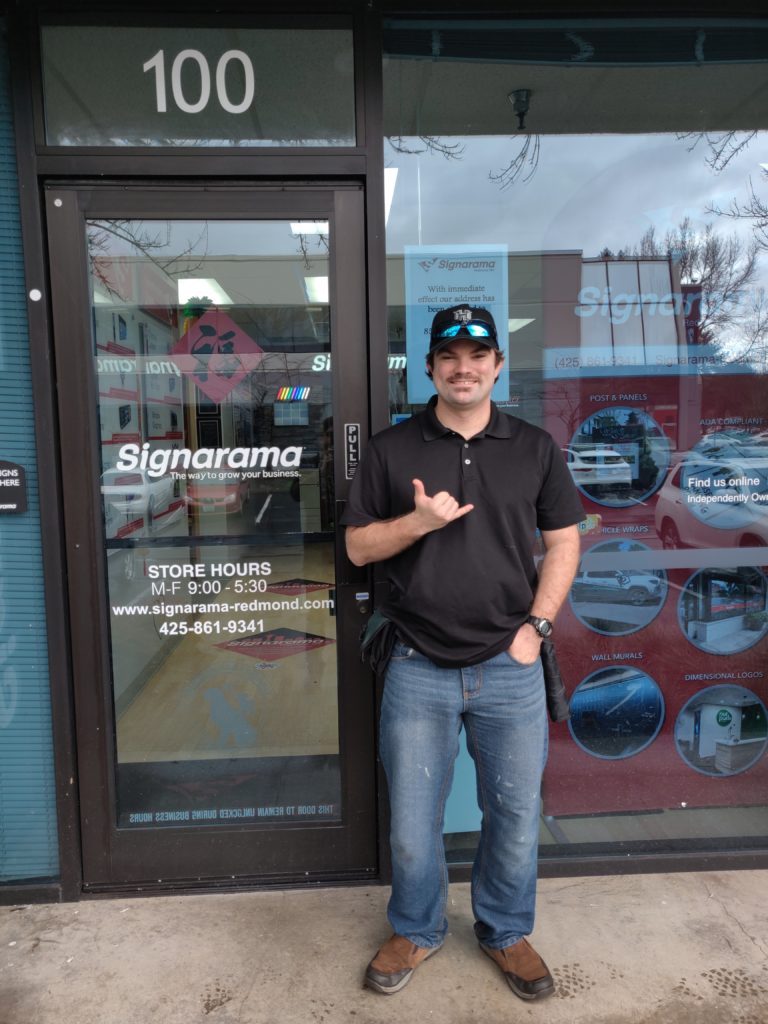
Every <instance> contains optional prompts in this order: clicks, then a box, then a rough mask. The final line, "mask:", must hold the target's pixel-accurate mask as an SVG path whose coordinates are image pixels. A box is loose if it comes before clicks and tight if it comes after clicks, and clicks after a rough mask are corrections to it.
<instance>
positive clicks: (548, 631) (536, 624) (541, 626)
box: [525, 615, 554, 640]
mask: <svg viewBox="0 0 768 1024" xmlns="http://www.w3.org/2000/svg"><path fill="white" fill-rule="evenodd" d="M525 621H526V622H530V624H531V625H532V626H533V628H534V629H535V630H536V632H537V633H538V634H539V636H540V637H541V638H542V640H546V639H547V637H550V636H552V630H553V628H554V627H553V625H552V623H551V622H550V620H549V619H540V618H539V617H538V616H537V615H529V616H528V618H527V619H526V620H525Z"/></svg>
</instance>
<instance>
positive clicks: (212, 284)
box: [176, 277, 235, 306]
mask: <svg viewBox="0 0 768 1024" xmlns="http://www.w3.org/2000/svg"><path fill="white" fill-rule="evenodd" d="M176 284H177V286H178V289H179V305H180V306H186V304H187V303H188V302H189V300H190V299H210V300H211V302H212V303H213V304H214V306H234V304H235V303H234V302H233V300H232V299H231V298H230V297H229V295H227V293H226V292H225V291H224V289H223V288H222V287H221V285H220V284H219V282H218V281H217V280H215V278H213V277H180V278H179V280H178V281H177V282H176Z"/></svg>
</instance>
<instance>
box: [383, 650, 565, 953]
mask: <svg viewBox="0 0 768 1024" xmlns="http://www.w3.org/2000/svg"><path fill="white" fill-rule="evenodd" d="M462 724H463V725H464V728H465V729H466V731H467V747H468V749H469V753H470V754H471V756H472V758H473V760H474V762H475V770H476V773H477V799H478V803H479V805H480V809H481V811H482V812H483V820H482V826H481V833H480V843H479V845H478V848H477V853H476V856H475V862H474V865H473V868H472V909H473V912H474V915H475V920H476V924H475V932H476V934H477V936H478V938H479V939H480V941H481V942H483V943H484V944H485V945H487V946H491V947H493V948H501V947H503V946H509V945H512V943H514V942H517V941H518V939H521V938H522V937H523V936H524V935H528V934H530V932H531V931H532V930H533V918H534V909H535V901H536V858H537V849H538V838H539V811H540V791H541V775H542V772H543V770H544V762H545V761H546V756H547V740H548V726H547V718H546V702H545V694H544V679H543V675H542V669H541V662H540V661H539V659H537V660H536V662H535V663H534V664H533V665H521V664H520V663H519V662H516V661H515V660H514V659H513V658H512V657H511V656H510V655H509V654H508V653H507V652H506V651H503V652H502V653H501V654H498V655H496V657H494V658H490V659H489V660H488V661H484V662H482V663H481V664H479V665H473V666H472V667H471V668H462V669H446V668H439V667H438V666H437V665H435V664H434V663H433V662H431V661H429V659H428V658H425V657H424V656H423V655H421V654H419V653H418V651H415V650H414V649H413V648H412V647H407V646H406V645H405V644H402V643H399V642H398V643H396V644H395V647H394V651H393V655H392V659H391V661H390V663H389V668H388V670H387V675H386V681H385V686H384V697H383V701H382V708H381V720H380V725H379V735H380V750H381V758H382V762H383V764H384V770H385V772H386V775H387V782H388V784H389V800H390V806H391V814H392V823H391V832H390V844H391V849H392V897H391V899H390V901H389V907H388V916H389V921H390V923H391V925H392V928H393V929H394V931H395V932H396V933H397V934H398V935H404V936H405V937H406V938H407V939H409V940H410V941H411V942H414V943H416V945H418V946H423V947H432V946H439V945H440V944H441V943H442V941H443V939H444V937H445V934H446V931H447V929H448V922H447V920H446V917H445V905H446V900H447V896H448V870H447V866H446V862H445V852H444V847H443V818H444V812H445V801H446V799H447V797H448V793H449V792H450V789H451V782H452V780H453V766H454V762H455V760H456V755H457V753H458V749H459V734H460V732H461V727H462Z"/></svg>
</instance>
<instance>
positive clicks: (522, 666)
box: [504, 647, 539, 668]
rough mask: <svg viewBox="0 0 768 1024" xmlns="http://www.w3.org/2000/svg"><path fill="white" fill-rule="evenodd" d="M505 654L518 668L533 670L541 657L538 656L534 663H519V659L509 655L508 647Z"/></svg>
mask: <svg viewBox="0 0 768 1024" xmlns="http://www.w3.org/2000/svg"><path fill="white" fill-rule="evenodd" d="M504 653H505V654H506V656H507V657H508V658H509V660H510V661H511V662H512V664H513V665H515V666H516V667H517V668H531V667H532V666H533V665H535V664H536V662H537V661H538V660H539V656H538V655H536V657H535V658H534V659H533V661H518V660H517V658H513V657H512V655H511V654H510V653H509V648H508V647H507V648H506V649H505V651H504Z"/></svg>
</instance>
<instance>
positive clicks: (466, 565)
mask: <svg viewBox="0 0 768 1024" xmlns="http://www.w3.org/2000/svg"><path fill="white" fill-rule="evenodd" d="M503 360H504V356H503V353H502V352H501V351H500V350H499V346H498V338H497V332H496V326H495V324H494V321H493V318H492V316H491V314H490V313H489V312H488V311H487V310H485V309H478V308H471V307H468V306H455V307H452V308H450V309H447V310H442V311H441V312H439V313H438V314H437V315H436V316H435V318H434V320H433V323H432V329H431V337H430V347H429V353H428V356H427V373H428V374H429V375H430V376H431V378H432V381H433V383H434V386H435V390H436V392H437V395H436V396H435V397H433V398H432V399H431V400H430V403H429V405H428V406H427V408H426V409H425V410H424V411H423V412H421V413H418V414H417V415H415V416H413V417H412V418H411V419H409V420H406V421H405V422H403V423H400V424H398V425H397V426H395V427H391V428H389V429H388V430H384V431H382V432H381V433H380V434H378V435H377V436H376V437H375V438H373V439H372V440H371V442H370V444H369V446H368V449H367V452H366V454H365V457H364V459H363V461H362V463H361V465H360V468H359V469H358V472H357V474H356V476H355V479H354V481H353V484H352V488H351V492H350V498H349V502H348V506H347V509H346V511H345V513H344V517H343V519H342V522H343V523H344V525H345V526H346V527H347V530H346V543H347V552H348V554H349V557H350V559H351V560H352V561H353V562H354V563H355V565H367V564H368V563H371V562H384V563H386V570H387V576H388V578H389V580H390V583H391V594H390V597H389V599H388V601H387V602H386V604H385V605H384V606H383V607H382V609H381V610H382V612H383V613H384V615H385V616H386V617H387V618H388V619H390V620H391V621H392V622H393V623H394V625H395V628H396V631H397V641H396V643H395V645H394V648H393V651H392V657H391V659H390V662H389V666H388V669H387V673H386V679H385V686H384V696H383V701H382V709H381V721H380V727H379V728H380V749H381V758H382V762H383V764H384V769H385V772H386V776H387V781H388V786H389V799H390V805H391V834H390V842H391V850H392V896H391V899H390V902H389V908H388V917H389V920H390V923H391V925H392V928H393V930H394V934H393V936H392V938H391V939H389V941H388V942H387V943H386V944H385V945H384V946H383V947H382V948H381V949H380V950H379V951H378V953H377V954H376V956H375V957H374V959H373V960H372V961H371V963H370V964H369V965H368V969H367V971H366V977H365V981H366V984H367V985H368V986H369V987H371V988H373V989H375V990H376V991H378V992H381V993H384V994H392V993H395V992H399V991H400V989H402V988H403V987H404V986H405V985H406V984H407V983H408V981H409V980H410V978H411V976H412V975H413V972H414V970H415V968H416V967H417V966H418V965H419V964H420V963H422V961H424V960H425V959H427V957H429V956H430V955H431V954H432V953H435V952H437V950H438V949H439V948H440V946H441V945H442V943H443V940H444V938H445V935H446V931H447V927H448V925H447V921H446V918H445V904H446V899H447V892H448V873H447V868H446V863H445V856H444V852H443V835H442V833H443V816H444V808H445V801H446V798H447V796H448V793H449V791H450V787H451V781H452V778H453V765H454V761H455V759H456V755H457V753H458V749H459V734H460V730H461V727H462V725H463V726H464V728H465V730H466V734H467V746H468V749H469V752H470V754H471V756H472V758H473V759H474V762H475V769H476V773H477V791H478V801H479V803H480V806H481V809H482V812H483V820H482V828H481V835H480V842H479V845H478V849H477V854H476V857H475V862H474V865H473V870H472V907H473V911H474V915H475V933H476V935H477V938H478V940H479V943H480V948H481V949H482V950H483V951H484V952H485V953H487V954H488V956H490V957H491V958H492V959H493V960H494V961H495V962H496V963H497V964H498V966H499V967H500V968H501V970H502V971H503V972H504V975H505V977H506V979H507V981H508V983H509V985H510V987H511V988H512V989H513V991H514V992H515V993H516V994H517V995H518V996H520V997H521V998H523V999H538V998H542V997H544V996H547V995H549V994H551V993H552V992H553V991H554V983H553V980H552V977H551V975H550V973H549V971H548V969H547V967H546V965H545V963H544V961H543V960H542V959H541V957H540V956H539V955H538V953H536V951H535V950H534V949H533V947H532V946H531V945H530V944H529V943H528V942H527V940H526V938H525V936H526V935H528V934H529V933H530V932H531V931H532V929H533V919H534V904H535V896H536V859H537V841H538V831H539V812H540V785H541V775H542V772H543V769H544V762H545V759H546V750H547V735H548V726H547V720H546V704H545V691H544V682H543V675H542V668H541V661H540V658H539V649H540V645H541V640H542V638H543V637H546V636H549V635H550V634H551V633H552V629H553V627H552V623H553V620H554V618H555V616H556V614H557V612H558V610H559V608H560V606H561V604H562V602H563V601H564V599H565V597H566V595H567V593H568V590H569V588H570V585H571V582H572V580H573V576H574V573H575V571H576V567H577V564H578V559H579V537H578V530H577V526H576V524H577V523H578V522H579V521H580V520H581V519H582V518H583V513H582V510H581V504H580V501H579V498H578V494H577V492H576V489H575V487H574V486H573V483H572V481H571V478H570V474H569V472H568V469H567V467H566V465H565V462H564V460H563V458H562V456H561V454H560V452H559V450H558V448H557V446H556V444H555V442H554V441H553V439H552V438H551V437H550V435H549V434H547V433H546V432H545V431H543V430H541V429H539V428H538V427H534V426H532V425H530V424H528V423H526V422H525V421H523V420H520V419H517V418H516V417H512V416H508V415H505V414H504V413H501V412H500V411H499V410H498V409H497V408H496V406H495V405H494V403H493V402H492V401H491V397H490V396H491V390H492V388H493V385H494V382H495V380H496V377H497V375H498V372H499V368H500V367H501V365H502V363H503ZM537 528H538V529H539V530H540V531H541V536H542V539H543V543H544V548H545V555H544V558H543V559H542V561H541V564H540V566H539V569H538V573H537V570H536V566H535V563H534V558H533V546H534V539H535V534H536V530H537Z"/></svg>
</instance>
